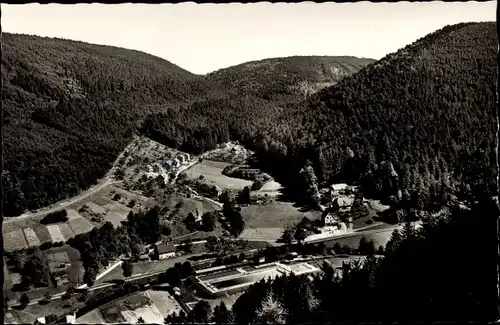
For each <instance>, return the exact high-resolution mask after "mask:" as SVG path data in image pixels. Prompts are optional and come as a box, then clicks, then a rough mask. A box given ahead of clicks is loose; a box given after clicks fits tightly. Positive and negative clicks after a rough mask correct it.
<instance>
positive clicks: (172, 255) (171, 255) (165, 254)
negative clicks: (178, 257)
mask: <svg viewBox="0 0 500 325" xmlns="http://www.w3.org/2000/svg"><path fill="white" fill-rule="evenodd" d="M174 256H175V252H169V253H163V254H159V255H158V258H159V259H160V260H164V259H166V258H171V257H174Z"/></svg>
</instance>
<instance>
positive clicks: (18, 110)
mask: <svg viewBox="0 0 500 325" xmlns="http://www.w3.org/2000/svg"><path fill="white" fill-rule="evenodd" d="M218 89H221V87H220V86H214V85H213V82H209V81H206V80H204V78H202V77H199V76H196V75H194V74H192V73H190V72H188V71H186V70H184V69H181V68H180V67H178V66H176V65H174V64H172V63H170V62H168V61H165V60H163V59H160V58H158V57H155V56H152V55H148V54H145V53H142V52H138V51H133V50H125V49H121V48H116V47H110V46H100V45H93V44H87V43H83V42H76V41H70V40H63V39H53V38H43V37H37V36H28V35H16V34H9V33H3V34H2V110H3V121H2V125H3V129H2V132H3V149H4V151H3V157H4V168H5V177H4V179H3V187H4V196H3V203H4V214H5V215H7V216H8V215H17V214H19V213H21V212H22V211H23V210H25V209H26V208H28V209H34V208H38V207H41V206H45V205H47V204H50V203H53V202H54V201H57V200H59V199H63V198H65V197H67V196H70V195H73V194H75V193H77V191H78V190H79V189H82V188H85V187H88V186H90V185H91V184H93V183H94V182H95V181H96V180H97V178H99V177H102V176H103V175H104V174H105V172H106V171H107V170H108V168H109V167H110V164H111V162H112V161H113V159H114V158H115V157H116V156H117V154H118V153H119V152H120V151H121V150H122V149H123V148H124V146H125V145H126V143H127V142H128V141H129V140H130V138H131V135H132V132H133V131H134V129H135V127H136V124H137V123H136V122H137V121H139V120H140V119H141V118H142V117H144V116H145V115H146V114H147V113H148V112H151V111H153V110H154V109H155V108H157V107H159V106H160V105H166V104H169V103H177V102H185V101H189V100H192V99H193V98H203V97H204V96H208V95H213V94H217V93H218Z"/></svg>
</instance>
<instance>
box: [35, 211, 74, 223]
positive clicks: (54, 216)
mask: <svg viewBox="0 0 500 325" xmlns="http://www.w3.org/2000/svg"><path fill="white" fill-rule="evenodd" d="M66 221H68V211H66V210H59V211H56V212H52V213H49V214H48V215H46V216H45V217H43V219H42V220H41V221H40V223H41V224H44V225H47V224H51V223H58V222H66Z"/></svg>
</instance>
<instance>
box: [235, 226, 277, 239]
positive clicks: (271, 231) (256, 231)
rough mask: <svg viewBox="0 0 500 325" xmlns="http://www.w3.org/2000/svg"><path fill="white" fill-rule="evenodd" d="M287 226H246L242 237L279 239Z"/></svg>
mask: <svg viewBox="0 0 500 325" xmlns="http://www.w3.org/2000/svg"><path fill="white" fill-rule="evenodd" d="M284 230H285V228H246V229H245V230H243V232H242V233H241V235H240V236H239V238H240V239H245V240H249V241H250V240H277V239H278V238H280V237H281V235H283V231H284Z"/></svg>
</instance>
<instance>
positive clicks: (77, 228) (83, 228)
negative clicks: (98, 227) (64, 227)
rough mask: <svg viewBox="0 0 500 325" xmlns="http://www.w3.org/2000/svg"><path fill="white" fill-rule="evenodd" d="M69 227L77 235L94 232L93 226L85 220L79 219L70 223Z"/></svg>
mask: <svg viewBox="0 0 500 325" xmlns="http://www.w3.org/2000/svg"><path fill="white" fill-rule="evenodd" d="M69 226H70V227H71V229H72V230H73V232H74V233H75V235H79V234H83V233H86V232H89V231H91V230H92V228H93V226H92V224H90V222H88V221H87V219H85V218H78V219H73V220H70V221H69Z"/></svg>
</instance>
